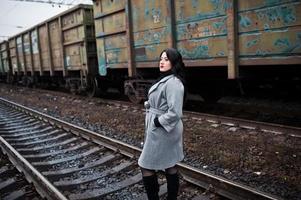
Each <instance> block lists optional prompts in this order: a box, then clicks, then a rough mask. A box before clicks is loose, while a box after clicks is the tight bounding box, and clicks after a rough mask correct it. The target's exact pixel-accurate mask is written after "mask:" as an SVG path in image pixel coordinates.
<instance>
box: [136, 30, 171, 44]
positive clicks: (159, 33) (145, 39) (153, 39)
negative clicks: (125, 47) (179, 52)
mask: <svg viewBox="0 0 301 200" xmlns="http://www.w3.org/2000/svg"><path fill="white" fill-rule="evenodd" d="M168 37H170V32H169V31H168V30H167V28H166V27H162V28H157V29H150V30H146V31H141V32H137V33H134V46H135V47H137V46H143V45H149V44H159V43H162V42H163V43H165V42H167V40H168Z"/></svg>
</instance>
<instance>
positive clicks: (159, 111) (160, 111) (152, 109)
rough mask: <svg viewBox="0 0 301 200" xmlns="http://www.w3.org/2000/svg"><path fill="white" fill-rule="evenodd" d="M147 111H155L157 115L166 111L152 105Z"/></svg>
mask: <svg viewBox="0 0 301 200" xmlns="http://www.w3.org/2000/svg"><path fill="white" fill-rule="evenodd" d="M146 112H150V113H153V114H155V115H163V114H164V113H165V112H166V111H165V110H160V109H156V108H153V107H150V108H149V109H146Z"/></svg>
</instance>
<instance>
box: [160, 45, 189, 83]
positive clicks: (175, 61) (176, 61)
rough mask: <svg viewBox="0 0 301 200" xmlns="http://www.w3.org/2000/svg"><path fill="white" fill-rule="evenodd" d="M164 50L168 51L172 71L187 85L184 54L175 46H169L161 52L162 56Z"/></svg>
mask: <svg viewBox="0 0 301 200" xmlns="http://www.w3.org/2000/svg"><path fill="white" fill-rule="evenodd" d="M164 52H165V53H166V56H167V58H168V60H169V61H170V63H171V66H172V67H171V71H172V73H173V74H174V75H175V76H176V77H177V78H179V79H180V80H181V81H182V83H183V85H184V87H185V85H186V81H185V71H184V69H185V64H184V62H183V59H182V55H181V54H180V52H179V51H178V50H176V49H174V48H167V49H164V50H163V51H162V52H161V54H160V57H161V56H162V54H163V53H164Z"/></svg>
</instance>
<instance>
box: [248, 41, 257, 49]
mask: <svg viewBox="0 0 301 200" xmlns="http://www.w3.org/2000/svg"><path fill="white" fill-rule="evenodd" d="M257 42H258V40H257V39H254V40H251V41H249V42H247V44H246V46H247V48H250V47H252V46H254V45H256V44H257Z"/></svg>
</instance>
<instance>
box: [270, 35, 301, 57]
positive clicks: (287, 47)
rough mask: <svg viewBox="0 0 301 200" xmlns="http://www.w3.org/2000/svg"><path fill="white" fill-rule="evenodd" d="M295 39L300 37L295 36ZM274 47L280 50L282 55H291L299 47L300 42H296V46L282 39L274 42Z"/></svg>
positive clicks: (300, 45)
mask: <svg viewBox="0 0 301 200" xmlns="http://www.w3.org/2000/svg"><path fill="white" fill-rule="evenodd" d="M297 37H301V36H300V35H299V36H298V34H297ZM299 39H300V38H299ZM274 45H275V46H276V47H278V48H279V49H282V53H292V52H293V51H294V50H296V49H298V48H300V47H301V42H300V40H299V41H298V42H296V44H294V45H293V44H291V43H290V42H289V39H287V38H282V39H277V40H276V41H275V42H274Z"/></svg>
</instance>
